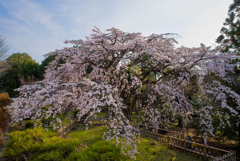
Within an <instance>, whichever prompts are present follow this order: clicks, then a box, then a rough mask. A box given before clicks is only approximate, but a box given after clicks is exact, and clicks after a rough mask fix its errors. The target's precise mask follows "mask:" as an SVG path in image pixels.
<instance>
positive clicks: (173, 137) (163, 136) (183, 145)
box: [58, 118, 236, 161]
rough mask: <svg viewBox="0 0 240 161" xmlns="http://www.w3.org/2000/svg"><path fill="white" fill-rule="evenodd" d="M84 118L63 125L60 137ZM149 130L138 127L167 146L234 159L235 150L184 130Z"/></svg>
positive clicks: (103, 121)
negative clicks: (210, 143)
mask: <svg viewBox="0 0 240 161" xmlns="http://www.w3.org/2000/svg"><path fill="white" fill-rule="evenodd" d="M88 122H90V124H92V125H107V124H108V121H107V118H90V119H88ZM85 124H86V123H84V120H80V121H79V120H77V119H76V120H73V121H71V122H70V123H69V124H68V125H67V126H64V127H62V128H60V129H59V130H58V134H59V136H60V137H62V136H64V135H66V134H67V133H68V132H69V131H70V130H71V129H72V128H73V127H75V126H77V125H85ZM130 124H131V125H132V126H136V123H130ZM149 130H150V131H147V130H144V129H143V128H141V129H140V133H141V135H145V136H148V137H150V138H153V139H157V140H163V141H166V142H167V145H168V147H174V148H178V149H182V150H184V151H185V152H187V151H188V152H191V153H193V154H196V155H199V156H202V157H203V158H204V159H205V160H207V159H210V160H212V161H236V152H235V151H227V150H223V149H219V148H215V147H211V146H207V145H204V144H199V143H195V142H192V141H189V140H187V139H186V132H185V133H183V132H177V131H171V130H167V129H161V128H159V129H158V130H156V129H154V128H152V127H150V128H149Z"/></svg>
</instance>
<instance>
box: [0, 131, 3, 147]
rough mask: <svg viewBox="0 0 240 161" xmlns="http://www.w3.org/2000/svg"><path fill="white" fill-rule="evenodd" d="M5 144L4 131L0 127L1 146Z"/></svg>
mask: <svg viewBox="0 0 240 161" xmlns="http://www.w3.org/2000/svg"><path fill="white" fill-rule="evenodd" d="M2 146H3V131H2V129H1V128H0V148H1V147H2Z"/></svg>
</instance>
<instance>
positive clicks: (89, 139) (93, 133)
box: [67, 126, 107, 145]
mask: <svg viewBox="0 0 240 161" xmlns="http://www.w3.org/2000/svg"><path fill="white" fill-rule="evenodd" d="M106 131H107V127H105V126H91V127H88V130H86V126H78V127H77V130H72V131H70V132H69V133H68V135H67V136H68V137H69V138H77V139H79V140H80V141H82V143H85V144H87V145H91V144H94V143H95V142H97V141H99V140H102V138H101V137H102V136H103V133H104V132H106Z"/></svg>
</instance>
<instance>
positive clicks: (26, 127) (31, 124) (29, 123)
mask: <svg viewBox="0 0 240 161" xmlns="http://www.w3.org/2000/svg"><path fill="white" fill-rule="evenodd" d="M33 127H34V123H33V122H31V121H28V122H27V123H26V124H25V129H28V128H30V129H32V128H33Z"/></svg>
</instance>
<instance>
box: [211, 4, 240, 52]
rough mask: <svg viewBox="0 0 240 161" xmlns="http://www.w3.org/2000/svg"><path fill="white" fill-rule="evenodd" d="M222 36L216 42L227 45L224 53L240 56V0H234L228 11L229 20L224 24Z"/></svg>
mask: <svg viewBox="0 0 240 161" xmlns="http://www.w3.org/2000/svg"><path fill="white" fill-rule="evenodd" d="M223 25H224V27H222V29H221V31H220V32H221V35H220V36H218V38H217V40H216V42H217V43H219V44H220V43H224V44H225V45H226V47H225V49H224V50H223V52H229V51H231V52H235V53H237V54H240V52H239V49H240V0H234V2H233V3H232V4H231V5H230V7H229V11H228V18H226V20H225V22H224V23H223Z"/></svg>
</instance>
